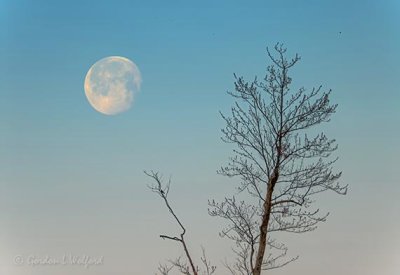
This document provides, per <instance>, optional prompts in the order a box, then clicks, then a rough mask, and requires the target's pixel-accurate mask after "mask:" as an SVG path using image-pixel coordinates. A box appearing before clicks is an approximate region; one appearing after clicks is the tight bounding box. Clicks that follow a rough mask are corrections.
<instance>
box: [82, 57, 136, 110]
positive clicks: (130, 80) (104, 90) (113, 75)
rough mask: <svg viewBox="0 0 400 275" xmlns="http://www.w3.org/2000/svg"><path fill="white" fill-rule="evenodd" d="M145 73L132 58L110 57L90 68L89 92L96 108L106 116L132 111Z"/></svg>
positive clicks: (91, 103)
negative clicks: (142, 74)
mask: <svg viewBox="0 0 400 275" xmlns="http://www.w3.org/2000/svg"><path fill="white" fill-rule="evenodd" d="M141 83H142V76H141V74H140V71H139V68H138V66H136V64H135V63H134V62H133V61H131V60H129V59H128V58H125V57H121V56H109V57H105V58H103V59H100V60H99V61H97V62H96V63H94V64H93V65H92V67H90V69H89V71H88V72H87V74H86V77H85V84H84V87H85V94H86V97H87V99H88V101H89V103H90V105H92V107H93V108H94V109H95V110H96V111H98V112H100V113H102V114H105V115H116V114H119V113H122V112H125V111H127V110H129V108H130V107H131V105H132V103H133V100H134V97H135V94H136V93H137V92H139V90H140V85H141Z"/></svg>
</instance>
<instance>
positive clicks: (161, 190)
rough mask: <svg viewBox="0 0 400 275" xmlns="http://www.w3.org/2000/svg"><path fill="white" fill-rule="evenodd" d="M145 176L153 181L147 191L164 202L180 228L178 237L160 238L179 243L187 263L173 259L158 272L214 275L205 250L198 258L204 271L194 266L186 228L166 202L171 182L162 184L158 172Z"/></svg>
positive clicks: (163, 273) (164, 273)
mask: <svg viewBox="0 0 400 275" xmlns="http://www.w3.org/2000/svg"><path fill="white" fill-rule="evenodd" d="M144 173H145V174H146V175H147V176H149V177H150V178H152V179H153V180H154V184H153V185H149V186H148V187H149V189H150V190H151V191H153V192H154V193H156V194H157V195H159V196H160V197H161V199H162V200H163V201H164V203H165V206H166V207H167V209H168V211H169V213H170V214H171V215H172V216H173V218H174V220H175V221H176V222H177V224H178V225H179V227H180V228H181V230H182V231H181V233H180V234H179V236H168V235H160V238H162V239H164V240H165V239H167V240H172V241H176V242H179V243H180V244H181V245H182V248H183V251H184V253H185V256H186V259H187V261H188V262H189V263H186V262H185V261H183V260H182V258H181V257H179V258H177V259H175V260H170V264H171V265H170V266H168V265H160V266H159V268H158V271H159V272H160V273H161V275H168V274H169V272H170V271H171V270H172V269H173V268H174V267H176V268H178V270H179V272H181V273H182V274H185V275H199V274H203V275H212V274H214V272H215V270H216V267H215V266H213V265H211V263H210V262H209V261H208V259H207V257H206V253H205V249H204V248H202V251H203V254H202V257H201V258H200V261H201V263H202V264H203V265H204V271H202V273H200V272H201V269H200V268H199V267H198V266H196V265H195V264H194V261H193V258H192V256H191V254H190V252H189V249H188V247H187V244H186V240H185V234H186V228H185V227H184V225H183V224H182V222H181V220H180V219H179V218H178V216H177V215H176V213H175V211H174V210H173V209H172V207H171V205H170V203H169V201H168V193H169V190H170V184H171V180H168V182H167V183H166V184H164V183H163V179H162V176H161V175H160V174H159V173H158V172H154V171H150V172H147V171H145V172H144Z"/></svg>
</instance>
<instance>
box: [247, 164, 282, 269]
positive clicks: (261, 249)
mask: <svg viewBox="0 0 400 275" xmlns="http://www.w3.org/2000/svg"><path fill="white" fill-rule="evenodd" d="M277 180H278V169H275V171H274V174H273V176H272V177H271V179H270V181H269V183H268V189H267V194H266V197H265V202H264V214H263V216H262V222H261V226H260V244H259V246H258V252H257V256H256V263H255V265H254V269H253V275H260V274H261V267H262V263H263V259H264V254H265V249H266V247H267V232H268V224H269V218H270V215H271V206H272V193H273V191H274V187H275V184H276V182H277Z"/></svg>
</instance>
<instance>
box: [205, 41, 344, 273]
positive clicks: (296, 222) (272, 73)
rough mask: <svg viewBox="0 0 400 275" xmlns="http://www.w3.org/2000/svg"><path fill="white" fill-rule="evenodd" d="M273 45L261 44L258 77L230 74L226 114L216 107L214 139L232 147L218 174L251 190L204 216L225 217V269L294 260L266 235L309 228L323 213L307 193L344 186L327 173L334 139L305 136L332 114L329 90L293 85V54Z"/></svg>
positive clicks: (255, 268)
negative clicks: (230, 256)
mask: <svg viewBox="0 0 400 275" xmlns="http://www.w3.org/2000/svg"><path fill="white" fill-rule="evenodd" d="M274 51H275V53H274V54H273V53H272V52H271V51H270V50H268V49H267V53H268V56H269V58H270V60H271V62H272V64H271V65H270V66H268V67H267V74H266V76H265V77H264V79H263V80H262V81H258V80H257V78H255V79H254V80H253V81H251V82H246V81H245V80H244V79H243V78H242V77H237V76H236V75H235V79H236V81H235V90H234V91H233V92H228V93H229V94H230V95H231V96H232V97H234V98H235V100H236V102H235V105H234V106H233V107H232V109H231V114H230V116H226V115H224V114H222V113H221V115H222V118H223V119H224V120H225V122H226V127H225V128H224V129H223V130H222V133H223V137H222V139H223V141H225V142H226V143H232V144H234V145H235V149H234V156H233V157H232V158H231V159H230V162H229V163H228V165H227V166H225V167H222V168H221V169H220V170H219V173H220V174H222V175H225V176H228V177H239V178H240V185H239V187H238V189H239V191H240V192H243V191H247V193H248V194H250V195H251V197H250V201H251V202H250V203H249V202H245V201H237V199H236V198H235V197H232V198H226V199H225V200H224V201H223V202H221V203H217V202H215V201H209V206H210V209H209V213H210V215H212V216H219V217H222V218H224V219H226V220H227V221H229V223H228V224H229V225H228V226H227V228H225V229H223V230H222V232H221V235H222V236H224V237H228V238H229V239H231V240H233V241H234V242H235V244H236V249H235V250H234V251H235V253H236V255H237V259H236V262H235V263H234V264H227V267H228V269H229V270H230V271H231V273H232V274H246V275H250V274H252V275H260V274H261V272H262V270H266V269H273V268H278V267H282V266H284V265H286V264H288V263H290V262H292V261H294V260H296V259H297V257H295V258H289V259H287V258H286V252H287V248H286V246H285V245H283V244H281V243H278V242H277V241H276V240H275V239H274V238H273V234H274V233H275V232H294V233H303V232H307V231H311V230H314V229H315V228H316V226H317V224H318V223H319V222H321V221H325V220H326V217H327V215H328V214H322V215H321V214H320V213H319V210H318V209H315V208H312V203H313V202H314V195H316V194H318V193H320V192H323V191H327V190H331V191H334V192H336V193H338V194H346V192H347V186H341V185H340V184H338V183H337V181H338V179H339V178H340V176H341V173H335V172H333V171H332V165H333V164H334V163H335V161H336V160H337V159H336V158H332V157H331V154H332V153H333V152H334V151H335V150H336V149H337V145H336V143H335V140H333V139H328V138H327V137H326V136H325V134H323V133H320V134H316V135H314V136H313V137H310V136H309V135H310V133H312V132H311V131H310V130H312V128H314V127H315V126H317V125H319V124H321V123H323V122H328V121H329V120H330V117H331V115H332V114H334V113H335V110H336V107H337V105H336V104H331V103H330V100H329V97H330V94H331V91H330V90H329V91H326V92H325V91H323V90H322V86H319V87H318V88H313V89H312V90H311V91H306V89H305V88H300V89H298V90H297V91H293V90H292V89H291V82H292V79H291V78H290V77H289V70H290V69H291V68H292V67H293V66H294V65H295V64H296V63H297V62H298V61H299V60H300V57H299V56H298V55H297V54H296V55H295V56H294V57H293V58H292V59H289V60H288V59H287V58H286V49H285V48H284V47H283V46H282V45H281V44H277V45H276V46H275V47H274Z"/></svg>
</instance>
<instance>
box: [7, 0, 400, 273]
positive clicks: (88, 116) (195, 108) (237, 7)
mask: <svg viewBox="0 0 400 275" xmlns="http://www.w3.org/2000/svg"><path fill="white" fill-rule="evenodd" d="M399 15H400V3H398V1H395V0H388V1H385V2H384V3H383V2H381V1H247V2H244V1H96V2H94V1H18V0H17V1H11V0H8V1H7V0H2V1H0V64H1V65H0V95H1V100H0V131H1V133H2V134H1V136H0V208H1V209H2V217H1V218H0V243H1V248H2V249H0V250H1V251H0V271H1V273H2V274H3V273H4V274H9V275H23V274H34V275H35V274H40V275H46V274H65V273H69V272H74V274H100V275H101V274H121V275H125V274H149V273H150V274H153V273H154V272H153V270H154V271H155V269H156V266H157V264H158V262H162V261H163V260H164V259H165V258H168V256H171V255H170V254H173V253H175V254H177V255H179V250H178V249H177V248H176V247H175V244H170V243H166V242H163V241H162V240H159V239H158V238H157V236H158V235H159V233H165V232H164V231H167V232H168V231H169V232H171V231H172V230H174V228H175V227H174V225H173V224H172V223H170V221H169V217H168V216H167V215H166V212H165V211H164V210H165V209H164V208H163V206H162V204H161V203H160V201H159V200H158V199H157V197H155V196H154V194H152V193H151V192H149V191H148V190H147V189H146V184H148V183H149V180H148V179H147V178H146V177H145V176H144V175H143V173H142V171H143V170H144V169H156V170H160V171H162V172H163V173H165V174H166V175H167V176H168V175H172V177H173V180H174V185H173V195H172V196H173V199H174V203H175V204H176V206H177V208H178V209H179V211H180V213H181V216H182V217H183V219H184V220H185V221H186V223H187V224H188V227H189V228H190V229H191V230H192V231H191V232H192V235H191V236H192V237H191V241H192V247H193V250H194V251H195V253H197V252H199V251H200V244H203V245H204V246H206V247H207V248H208V250H210V254H211V256H214V258H215V259H216V262H217V263H219V261H220V260H223V258H221V255H223V254H226V255H228V256H229V245H230V244H229V242H227V241H224V240H221V239H219V238H218V237H217V235H216V233H217V231H218V229H219V228H220V222H219V221H216V220H215V219H211V218H210V217H208V216H207V210H206V208H207V207H206V203H207V199H208V198H210V197H217V198H218V197H223V196H224V195H226V194H232V193H233V192H234V185H233V184H232V183H231V182H230V181H228V180H227V179H224V178H221V177H220V176H217V175H216V173H215V171H216V170H217V169H218V167H219V166H221V165H223V164H224V163H226V160H227V157H228V156H229V154H230V150H231V149H232V148H231V147H230V146H229V145H225V144H223V143H222V142H221V141H220V140H219V136H220V132H219V129H220V128H221V127H223V123H222V121H221V119H220V117H219V115H218V111H219V110H222V111H224V110H228V109H229V107H230V105H231V104H232V100H231V99H230V98H229V96H227V95H226V93H225V92H226V91H227V90H229V89H232V88H233V73H236V74H238V75H243V76H245V77H247V78H248V79H251V78H253V77H254V76H255V75H258V76H259V77H262V76H263V75H264V73H265V71H266V65H267V61H268V60H267V56H266V52H265V48H266V47H267V46H269V47H272V46H273V45H274V44H275V43H276V42H283V43H284V44H285V45H286V46H287V47H288V51H289V53H293V54H294V53H296V52H298V53H299V54H300V55H301V56H302V61H301V62H300V63H299V65H298V66H297V67H296V68H295V69H294V70H293V74H292V77H293V79H294V85H295V86H296V85H297V87H300V86H305V87H307V88H311V87H312V86H317V85H320V84H322V85H324V87H326V88H327V89H328V88H331V89H332V90H333V95H332V97H333V100H334V101H335V102H337V103H338V104H339V108H338V113H337V114H336V115H335V117H334V118H333V120H332V122H331V123H330V124H329V125H325V126H323V127H322V128H321V129H322V130H325V131H326V132H327V133H328V134H329V135H330V136H332V137H335V138H336V139H337V141H338V143H339V146H340V148H339V150H338V155H339V157H340V161H339V163H338V165H337V168H338V169H341V170H343V173H344V174H343V177H342V182H343V183H346V184H349V185H350V192H349V194H348V196H346V197H340V198H338V197H337V196H334V195H333V194H331V195H326V196H325V195H324V196H323V197H322V198H321V200H320V201H319V202H318V204H319V205H320V206H321V208H323V209H327V210H329V211H331V212H332V214H331V217H330V219H329V220H328V222H327V223H326V224H323V225H321V227H320V228H319V229H318V230H317V231H316V232H313V233H311V234H306V235H302V236H298V235H296V236H294V237H293V236H284V238H285V240H287V242H288V244H289V246H290V249H291V251H292V252H291V253H293V255H296V254H299V255H300V260H299V261H298V262H297V263H294V264H292V266H289V267H287V268H285V269H282V270H278V271H274V273H271V274H277V275H278V274H286V272H288V273H291V272H292V271H294V270H296V272H297V273H296V274H299V275H303V274H321V273H322V272H323V273H324V274H328V275H330V274H338V273H344V274H366V275H369V274H371V275H374V274H378V273H379V274H383V275H392V274H396V273H398V272H399V271H400V266H399V264H398V263H397V262H396V259H398V258H399V256H400V235H399V234H398V233H397V232H396V230H395V229H396V228H398V227H399V226H400V223H399V220H398V213H399V211H400V206H399V203H398V198H399V196H400V187H399V185H398V183H399V180H400V177H399V174H398V173H397V163H398V160H399V157H398V156H399V154H400V146H399V144H398V137H399V135H400V126H399V125H400V123H399V121H400V108H399V104H400V92H399V88H398V79H399V75H400V66H399V64H400V53H399V50H400V35H399V32H398V26H399V25H400V19H399V18H400V16H399ZM113 55H120V56H125V57H127V58H129V59H131V60H133V61H134V62H135V63H136V64H137V65H138V66H139V68H140V70H141V73H142V77H143V83H142V89H141V92H140V93H139V94H138V95H137V96H136V97H135V101H134V103H133V107H132V108H131V110H129V111H128V112H126V113H123V114H120V115H117V116H104V115H102V114H100V113H98V112H96V111H95V110H94V109H93V108H91V106H90V105H89V103H88V101H87V99H86V98H85V94H84V90H83V81H84V77H85V74H86V72H87V70H88V69H89V68H90V66H91V65H92V64H93V63H94V62H96V61H97V60H99V59H101V58H103V57H106V56H113ZM216 243H217V244H218V245H217V247H215V244H216ZM154 249H156V252H154V251H153V250H154ZM67 252H68V253H73V254H82V253H86V254H92V255H93V256H96V255H103V256H104V257H105V264H104V265H103V266H101V267H95V268H93V269H89V270H86V269H79V268H77V269H74V268H71V269H68V268H67V267H66V268H64V267H62V268H56V267H55V268H54V269H51V268H50V269H49V268H37V269H32V268H31V267H16V266H15V265H14V263H13V258H14V257H15V255H24V256H26V255H31V254H36V255H46V254H47V255H54V256H57V255H61V254H63V253H67ZM327 269H328V270H327ZM222 270H223V267H222V266H221V267H220V272H221V273H219V274H225V273H223V272H225V271H222ZM329 272H330V273H329Z"/></svg>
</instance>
